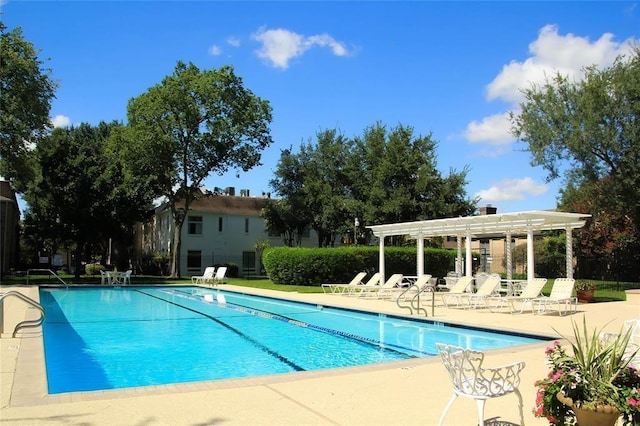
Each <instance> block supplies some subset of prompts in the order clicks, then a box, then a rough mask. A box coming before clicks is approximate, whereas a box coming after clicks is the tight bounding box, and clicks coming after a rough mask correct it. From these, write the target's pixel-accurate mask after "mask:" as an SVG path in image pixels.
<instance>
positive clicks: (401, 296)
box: [396, 284, 415, 315]
mask: <svg viewBox="0 0 640 426" xmlns="http://www.w3.org/2000/svg"><path fill="white" fill-rule="evenodd" d="M414 285H415V284H411V285H410V286H409V287H407V289H406V290H405V291H403V292H402V293H400V294H399V295H398V298H397V299H396V305H398V307H399V308H407V309H408V310H409V312H410V315H413V309H412V308H411V306H410V305H409V306H406V305H401V304H400V300H403V301H404V300H405V299H404V295H405V294H406V293H407V292H408V291H409V290H411V287H413V286H414Z"/></svg>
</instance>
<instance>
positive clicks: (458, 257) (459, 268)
mask: <svg viewBox="0 0 640 426" xmlns="http://www.w3.org/2000/svg"><path fill="white" fill-rule="evenodd" d="M456 245H457V249H458V254H457V255H456V268H455V270H456V274H458V276H459V277H461V276H462V235H460V234H458V235H456Z"/></svg>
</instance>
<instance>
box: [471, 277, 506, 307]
mask: <svg viewBox="0 0 640 426" xmlns="http://www.w3.org/2000/svg"><path fill="white" fill-rule="evenodd" d="M499 287H500V275H498V274H494V275H489V276H488V277H487V278H486V279H485V280H484V282H483V283H482V285H481V286H480V287H478V291H476V292H475V293H470V294H467V295H465V296H463V297H462V300H464V301H466V302H467V304H468V305H467V308H469V309H472V308H473V309H476V308H477V307H478V305H479V304H480V302H484V303H485V304H486V300H487V298H488V297H491V296H496V295H497V294H498V288H499Z"/></svg>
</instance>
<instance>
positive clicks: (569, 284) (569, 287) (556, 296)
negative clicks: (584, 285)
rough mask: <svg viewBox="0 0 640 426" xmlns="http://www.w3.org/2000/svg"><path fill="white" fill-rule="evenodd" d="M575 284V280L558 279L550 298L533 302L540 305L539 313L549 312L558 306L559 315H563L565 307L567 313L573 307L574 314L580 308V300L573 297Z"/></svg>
mask: <svg viewBox="0 0 640 426" xmlns="http://www.w3.org/2000/svg"><path fill="white" fill-rule="evenodd" d="M575 283H576V281H575V280H574V279H573V278H556V279H555V281H554V282H553V287H551V293H550V294H549V296H541V297H537V298H535V299H533V302H534V303H536V304H537V305H538V313H539V314H541V313H543V312H547V311H548V310H549V308H550V307H551V306H553V305H557V306H558V315H562V312H563V309H562V307H563V306H564V312H565V313H566V312H568V311H569V310H570V309H571V306H572V305H573V312H575V311H576V308H577V306H578V298H577V297H575V296H574V295H573V287H574V286H575ZM534 314H535V310H534Z"/></svg>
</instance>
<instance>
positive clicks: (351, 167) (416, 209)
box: [264, 123, 476, 247]
mask: <svg viewBox="0 0 640 426" xmlns="http://www.w3.org/2000/svg"><path fill="white" fill-rule="evenodd" d="M436 147H437V144H436V142H435V141H434V140H433V139H432V136H431V135H428V136H426V137H423V136H415V135H414V133H413V128H412V127H408V126H402V125H399V126H397V127H395V128H393V129H390V130H389V129H387V127H386V126H384V125H383V124H381V123H376V124H374V125H372V126H370V127H368V128H366V129H365V130H364V133H363V135H362V136H358V137H355V138H353V139H349V138H346V137H345V136H344V135H342V134H340V133H339V132H338V131H337V130H335V129H333V130H323V131H320V132H318V133H317V134H316V143H315V144H314V143H313V142H311V141H309V142H308V143H305V144H302V145H301V146H300V151H299V152H298V153H294V152H293V150H292V149H287V150H283V152H282V154H281V157H280V161H279V162H278V166H277V169H276V171H275V177H274V179H272V180H271V182H270V185H271V187H272V188H273V190H274V191H275V192H277V193H278V195H279V196H280V197H281V199H280V200H278V201H276V202H274V203H270V204H269V205H268V206H267V207H266V209H265V212H264V216H265V218H266V220H267V228H268V229H269V230H271V231H273V232H279V233H282V234H284V235H286V236H287V238H286V240H285V242H286V243H287V244H290V243H291V242H292V241H294V240H295V241H299V238H290V237H289V236H290V235H292V234H293V235H299V233H300V232H302V230H304V229H305V228H311V229H314V230H315V231H316V232H317V234H318V238H319V240H318V245H319V246H321V247H326V246H332V245H333V244H334V243H335V239H336V238H337V237H338V236H349V238H350V236H351V235H354V233H355V236H354V238H356V239H357V241H353V240H351V241H352V242H366V241H367V240H368V239H369V238H370V235H369V234H368V233H367V232H366V231H365V230H364V229H363V228H362V227H358V226H356V224H355V223H356V222H355V219H356V218H358V222H359V223H360V224H361V225H362V226H364V225H367V224H380V223H389V222H399V221H411V220H422V219H436V218H443V217H452V216H459V215H468V214H471V213H473V212H474V211H475V208H476V201H475V200H470V199H468V198H467V196H466V193H465V190H464V185H465V184H466V174H467V170H463V171H462V172H459V173H458V172H455V171H453V170H452V171H450V174H449V175H448V176H445V177H443V176H441V175H440V172H439V171H438V169H437V164H436V155H435V150H436ZM291 212H295V215H293V214H292V213H291ZM283 216H286V217H291V216H295V218H296V219H295V221H293V222H291V221H290V220H283Z"/></svg>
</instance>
